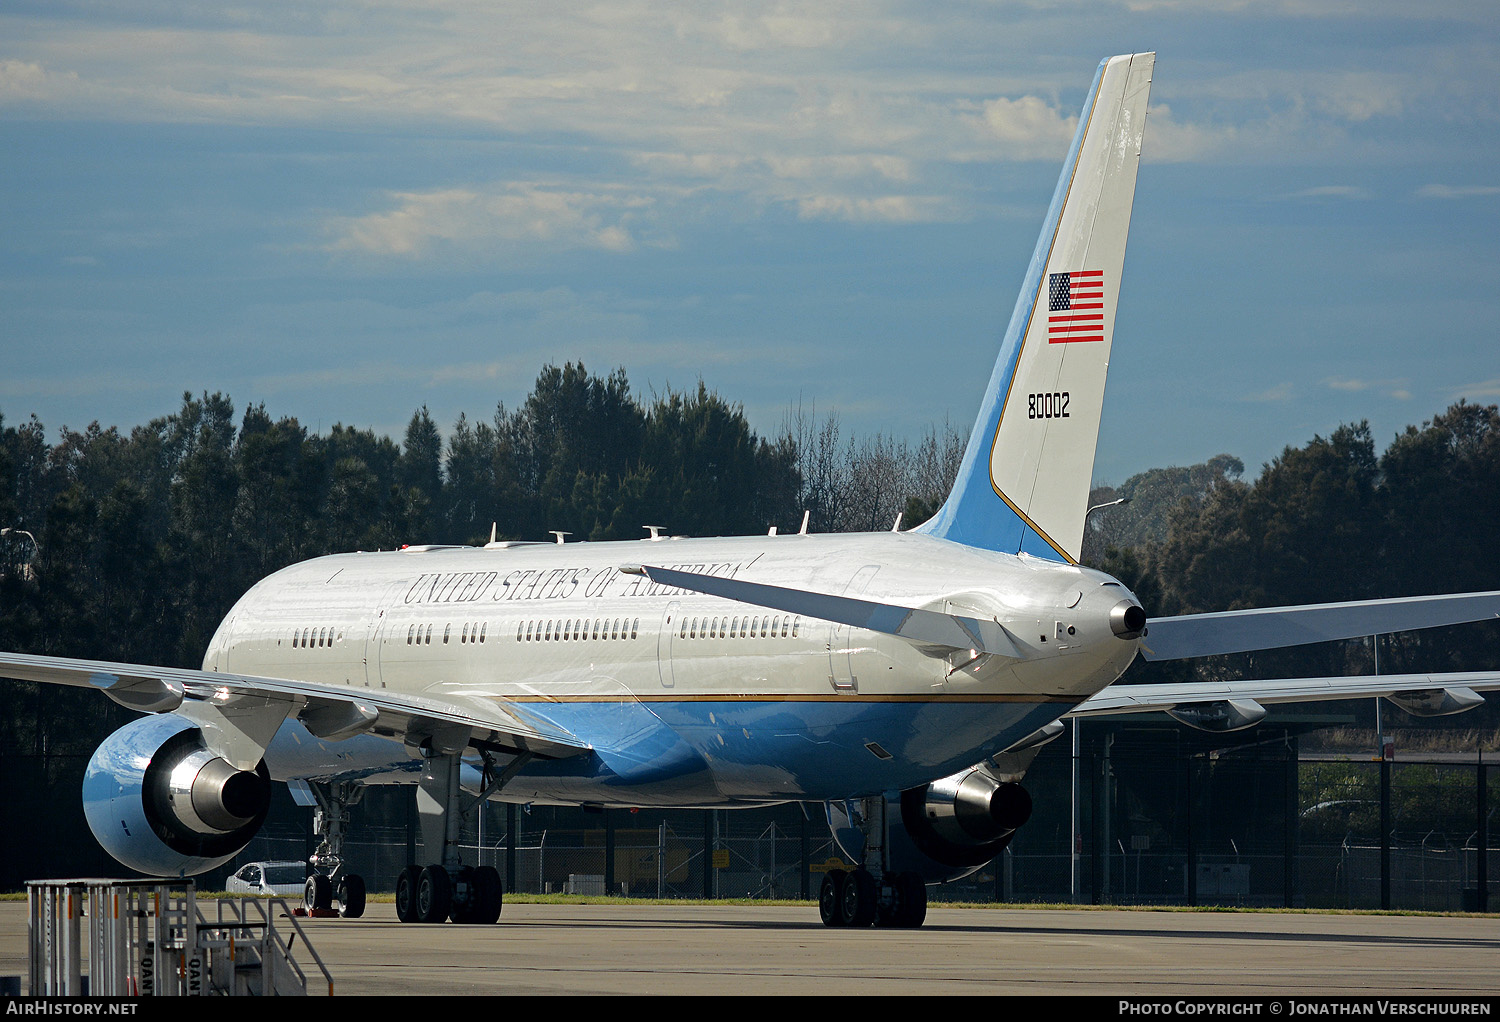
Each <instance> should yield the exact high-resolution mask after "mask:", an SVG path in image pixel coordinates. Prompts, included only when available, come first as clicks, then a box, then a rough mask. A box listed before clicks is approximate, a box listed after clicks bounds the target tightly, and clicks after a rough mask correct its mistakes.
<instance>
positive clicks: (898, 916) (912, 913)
mask: <svg viewBox="0 0 1500 1022" xmlns="http://www.w3.org/2000/svg"><path fill="white" fill-rule="evenodd" d="M895 886H896V912H895V918H894V920H892V923H891V925H893V926H900V927H903V928H905V929H910V930H914V929H916V928H917V927H919V926H921V925H922V923H924V922H925V921H926V920H927V885H926V884H925V883H923V882H922V875H921V874H920V873H901V874H899V875H897V877H896V885H895Z"/></svg>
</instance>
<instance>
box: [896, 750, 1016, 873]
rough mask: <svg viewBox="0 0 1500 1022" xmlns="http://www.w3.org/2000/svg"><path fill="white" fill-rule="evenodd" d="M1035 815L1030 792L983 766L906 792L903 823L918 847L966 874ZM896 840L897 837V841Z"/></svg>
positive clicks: (991, 856)
mask: <svg viewBox="0 0 1500 1022" xmlns="http://www.w3.org/2000/svg"><path fill="white" fill-rule="evenodd" d="M1029 819H1031V796H1030V795H1028V794H1027V793H1026V789H1025V788H1023V787H1021V786H1020V785H1019V784H1015V783H1012V782H1008V781H1001V780H999V779H997V778H996V777H994V776H993V775H991V774H990V773H988V772H987V771H985V770H984V769H982V768H980V767H975V768H973V769H971V770H966V771H964V772H962V773H957V774H954V775H952V776H951V777H944V778H942V779H941V780H938V781H934V782H932V783H931V784H929V785H928V786H927V787H925V788H912V789H911V790H909V791H903V792H902V793H901V824H902V828H903V829H904V830H905V832H906V836H907V837H908V838H910V840H911V842H912V844H913V845H915V847H916V849H917V851H919V852H921V853H922V854H923V855H924V856H926V857H927V858H930V859H932V860H933V861H934V862H937V863H939V864H941V865H943V866H946V867H948V868H949V869H958V870H963V871H964V872H963V873H961V874H959V875H960V876H963V875H967V874H968V873H970V872H972V871H973V870H975V869H978V868H979V867H980V866H983V865H984V864H985V863H986V862H989V861H990V860H991V859H993V858H994V857H995V856H997V855H999V854H1000V853H1001V852H1002V851H1004V850H1005V846H1006V845H1008V844H1010V839H1011V837H1012V836H1013V835H1014V834H1015V832H1016V828H1017V827H1019V826H1021V825H1022V824H1023V823H1025V822H1026V821H1027V820H1029ZM893 841H894V839H893Z"/></svg>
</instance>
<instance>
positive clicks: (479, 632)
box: [406, 621, 490, 646]
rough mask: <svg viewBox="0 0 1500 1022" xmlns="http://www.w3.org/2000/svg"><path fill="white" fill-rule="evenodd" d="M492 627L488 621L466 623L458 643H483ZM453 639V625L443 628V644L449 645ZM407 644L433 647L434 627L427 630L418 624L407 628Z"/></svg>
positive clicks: (430, 626) (429, 626) (427, 627)
mask: <svg viewBox="0 0 1500 1022" xmlns="http://www.w3.org/2000/svg"><path fill="white" fill-rule="evenodd" d="M489 630H490V625H489V622H488V621H477V622H474V623H470V622H468V621H465V622H464V626H463V630H462V631H461V632H459V635H458V641H459V642H461V643H469V642H483V641H484V640H485V638H486V636H487V635H488V634H489ZM452 637H453V625H452V624H446V625H444V626H443V644H444V645H447V643H448V641H449V640H450V639H451V638H452ZM406 644H407V645H408V646H430V645H432V625H428V626H426V627H425V628H424V627H422V626H421V625H418V624H411V625H407V626H406Z"/></svg>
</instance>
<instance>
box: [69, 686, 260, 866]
mask: <svg viewBox="0 0 1500 1022" xmlns="http://www.w3.org/2000/svg"><path fill="white" fill-rule="evenodd" d="M270 805H271V777H270V773H269V772H268V771H267V770H266V765H265V763H264V762H261V763H260V764H259V765H258V766H257V768H256V769H255V770H238V769H236V768H235V767H234V766H232V765H231V764H229V763H228V762H226V761H225V760H223V759H221V758H220V757H218V756H216V755H214V753H212V752H210V751H209V749H208V748H207V746H206V745H205V744H204V741H203V734H202V732H201V731H200V730H199V729H198V726H197V725H196V724H194V723H193V722H192V721H190V720H188V719H186V718H184V717H179V716H176V715H174V714H170V713H165V714H160V715H157V716H152V717H143V718H141V719H140V720H135V721H132V722H130V723H129V724H126V725H125V726H124V727H122V728H120V730H118V731H116V732H115V733H114V734H112V735H110V736H109V737H108V738H106V739H105V740H104V742H103V744H101V745H100V746H99V748H98V749H96V750H95V751H94V755H93V758H92V759H90V760H89V765H88V770H87V771H86V772H85V773H84V777H83V811H84V816H85V817H86V818H87V819H88V823H89V829H90V830H92V831H93V832H94V837H95V838H97V839H98V840H99V843H100V844H101V845H103V846H104V850H105V851H107V852H109V854H110V855H112V856H114V857H115V858H116V859H118V860H119V861H120V862H121V863H123V864H124V865H126V866H129V867H130V868H131V869H134V870H138V871H140V872H142V873H146V874H148V875H151V876H187V875H191V874H196V873H203V872H206V871H207V870H210V869H213V868H214V867H215V866H220V865H222V864H224V863H225V862H228V861H229V860H230V859H231V858H233V857H234V856H235V854H236V853H238V852H239V851H240V849H242V848H244V847H245V845H247V844H249V842H250V839H251V838H252V837H254V836H255V833H256V831H258V830H259V829H260V825H261V823H262V822H263V821H264V820H265V818H266V811H267V810H268V809H269V808H270Z"/></svg>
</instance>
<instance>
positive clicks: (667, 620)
mask: <svg viewBox="0 0 1500 1022" xmlns="http://www.w3.org/2000/svg"><path fill="white" fill-rule="evenodd" d="M681 607H682V605H681V604H680V603H678V602H677V601H676V600H673V601H672V602H671V603H669V604H667V609H666V612H665V613H664V614H662V617H661V630H660V631H659V632H657V634H656V666H657V669H658V670H659V671H660V672H661V687H662V688H671V687H672V686H673V684H674V683H675V681H676V679H675V678H674V677H673V675H672V639H673V637H674V636H675V635H676V634H677V630H678V628H679V627H680V625H681V622H679V621H678V620H677V618H678V615H679V614H680V613H681V612H682V610H681Z"/></svg>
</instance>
